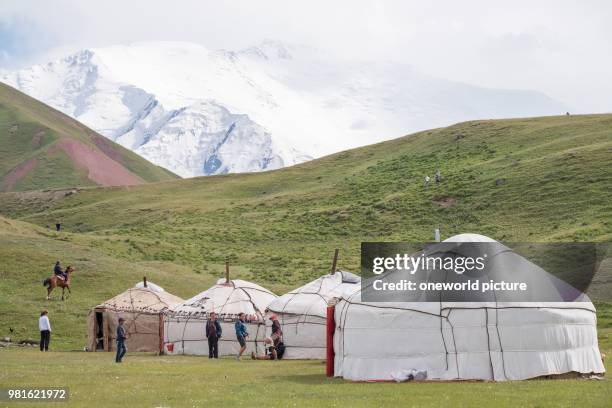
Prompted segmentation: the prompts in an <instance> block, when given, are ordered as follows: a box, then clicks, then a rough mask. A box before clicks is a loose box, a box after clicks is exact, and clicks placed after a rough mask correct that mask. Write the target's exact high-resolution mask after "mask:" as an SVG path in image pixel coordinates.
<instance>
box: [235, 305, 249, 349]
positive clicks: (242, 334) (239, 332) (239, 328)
mask: <svg viewBox="0 0 612 408" xmlns="http://www.w3.org/2000/svg"><path fill="white" fill-rule="evenodd" d="M245 320H246V315H245V314H244V313H240V314H239V315H238V320H236V324H235V325H234V328H235V329H236V339H238V343H240V351H239V352H238V355H237V356H236V360H240V357H242V353H244V351H245V350H246V338H247V337H248V336H249V333H248V332H247V329H246V326H245V325H244V321H245Z"/></svg>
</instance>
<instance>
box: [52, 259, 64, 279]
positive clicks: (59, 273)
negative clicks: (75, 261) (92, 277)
mask: <svg viewBox="0 0 612 408" xmlns="http://www.w3.org/2000/svg"><path fill="white" fill-rule="evenodd" d="M53 273H54V274H55V276H57V277H58V278H60V279H61V280H63V281H66V279H68V275H67V274H66V272H65V271H63V270H62V266H61V265H60V261H57V262H56V263H55V267H53Z"/></svg>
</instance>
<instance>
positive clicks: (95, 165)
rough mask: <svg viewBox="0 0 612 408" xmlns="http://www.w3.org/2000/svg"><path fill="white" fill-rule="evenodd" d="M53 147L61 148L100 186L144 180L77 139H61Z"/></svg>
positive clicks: (137, 182) (140, 182) (136, 182)
mask: <svg viewBox="0 0 612 408" xmlns="http://www.w3.org/2000/svg"><path fill="white" fill-rule="evenodd" d="M53 148H54V149H55V148H59V149H61V150H63V151H64V152H65V153H66V154H67V155H68V156H69V157H70V159H71V160H72V162H73V163H74V164H75V165H76V166H78V167H81V168H84V169H87V171H88V178H89V179H90V180H91V181H93V182H94V183H96V184H98V185H100V186H104V187H110V186H130V185H136V184H143V183H144V180H142V179H141V178H140V177H138V176H137V175H135V174H134V173H132V172H130V171H129V170H128V169H126V168H125V167H123V166H122V165H121V164H119V163H118V162H116V161H115V160H113V159H111V158H110V157H108V156H107V155H106V154H104V153H103V152H101V151H100V150H97V149H94V148H93V147H91V146H87V145H86V144H84V143H82V142H80V141H78V140H75V139H62V140H60V141H59V142H57V144H56V145H55V146H53ZM54 149H53V150H54ZM50 151H51V149H50Z"/></svg>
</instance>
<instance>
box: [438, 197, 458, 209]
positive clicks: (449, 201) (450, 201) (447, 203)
mask: <svg viewBox="0 0 612 408" xmlns="http://www.w3.org/2000/svg"><path fill="white" fill-rule="evenodd" d="M433 201H434V203H436V204H438V205H439V206H440V207H442V208H448V207H452V206H453V205H455V204H457V199H456V198H455V197H451V196H448V197H440V198H436V199H435V200H433Z"/></svg>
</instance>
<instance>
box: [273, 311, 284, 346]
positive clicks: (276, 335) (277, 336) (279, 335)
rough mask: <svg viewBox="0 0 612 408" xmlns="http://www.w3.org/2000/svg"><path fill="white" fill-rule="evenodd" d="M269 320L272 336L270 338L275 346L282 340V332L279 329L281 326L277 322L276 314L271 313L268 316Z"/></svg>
mask: <svg viewBox="0 0 612 408" xmlns="http://www.w3.org/2000/svg"><path fill="white" fill-rule="evenodd" d="M270 320H271V321H272V335H271V336H270V337H271V338H272V340H273V341H274V345H275V346H276V345H277V344H278V343H279V342H281V341H282V340H283V330H282V329H281V324H280V322H279V321H278V317H277V316H276V314H274V313H272V315H270Z"/></svg>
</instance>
